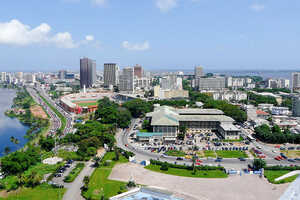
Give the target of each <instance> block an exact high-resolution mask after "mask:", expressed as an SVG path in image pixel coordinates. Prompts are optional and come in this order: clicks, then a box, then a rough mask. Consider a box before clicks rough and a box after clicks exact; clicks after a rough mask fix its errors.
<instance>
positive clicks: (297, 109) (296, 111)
mask: <svg viewBox="0 0 300 200" xmlns="http://www.w3.org/2000/svg"><path fill="white" fill-rule="evenodd" d="M293 116H294V117H300V96H294V97H293Z"/></svg>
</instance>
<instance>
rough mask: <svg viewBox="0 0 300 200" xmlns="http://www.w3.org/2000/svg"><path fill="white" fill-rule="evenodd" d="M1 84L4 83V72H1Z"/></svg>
mask: <svg viewBox="0 0 300 200" xmlns="http://www.w3.org/2000/svg"><path fill="white" fill-rule="evenodd" d="M1 82H2V83H4V82H6V72H1Z"/></svg>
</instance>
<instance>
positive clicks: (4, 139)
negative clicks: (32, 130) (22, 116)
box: [0, 88, 29, 156]
mask: <svg viewBox="0 0 300 200" xmlns="http://www.w3.org/2000/svg"><path fill="white" fill-rule="evenodd" d="M15 96H16V91H15V90H12V89H4V88H0V156H3V155H4V148H5V147H7V146H8V147H10V149H11V151H16V150H18V149H19V148H22V147H23V146H24V145H25V144H26V142H27V140H26V139H25V138H24V136H25V135H26V131H27V130H28V128H29V127H27V126H24V125H23V124H22V123H20V122H19V120H18V119H11V118H9V117H7V116H6V115H5V114H4V112H5V111H6V110H7V109H9V108H10V107H11V105H12V103H13V98H14V97H15ZM11 136H13V137H15V138H17V139H18V140H19V141H20V143H19V144H18V145H16V144H14V143H12V142H11V141H10V137H11Z"/></svg>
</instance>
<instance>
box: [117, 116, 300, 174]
mask: <svg viewBox="0 0 300 200" xmlns="http://www.w3.org/2000/svg"><path fill="white" fill-rule="evenodd" d="M136 121H137V120H136V119H133V120H132V122H131V125H130V127H129V128H128V129H123V130H120V131H118V132H117V134H116V140H117V146H118V147H120V148H122V149H125V150H127V151H131V152H133V153H134V154H135V157H136V161H137V162H140V161H143V160H150V159H154V160H160V161H163V162H164V161H166V162H169V163H175V162H176V163H177V164H184V165H192V161H191V159H183V160H182V161H181V160H176V158H175V157H169V156H164V155H163V154H162V153H151V152H149V151H145V150H144V149H141V148H137V147H135V146H133V145H132V144H131V143H130V142H129V141H128V137H129V135H130V133H132V132H133V127H134V124H135V123H136ZM251 146H253V147H256V146H260V147H261V149H260V151H262V152H263V153H264V154H265V155H266V156H267V158H266V159H265V160H266V162H267V164H268V165H291V164H293V165H295V164H297V165H299V162H297V163H291V162H288V161H287V160H282V161H277V160H275V159H274V157H275V156H277V155H279V154H278V153H273V152H272V148H270V147H269V146H267V145H265V144H263V143H258V142H254V143H251ZM201 160H202V164H203V165H222V166H224V167H225V168H226V169H236V170H241V169H244V168H247V166H248V164H252V163H253V159H251V158H246V161H240V160H239V159H237V158H223V159H222V162H215V159H214V158H201Z"/></svg>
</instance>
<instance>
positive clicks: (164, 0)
mask: <svg viewBox="0 0 300 200" xmlns="http://www.w3.org/2000/svg"><path fill="white" fill-rule="evenodd" d="M156 6H157V7H158V8H159V9H160V11H161V12H168V11H169V10H171V9H172V8H175V7H176V6H177V0H156Z"/></svg>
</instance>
